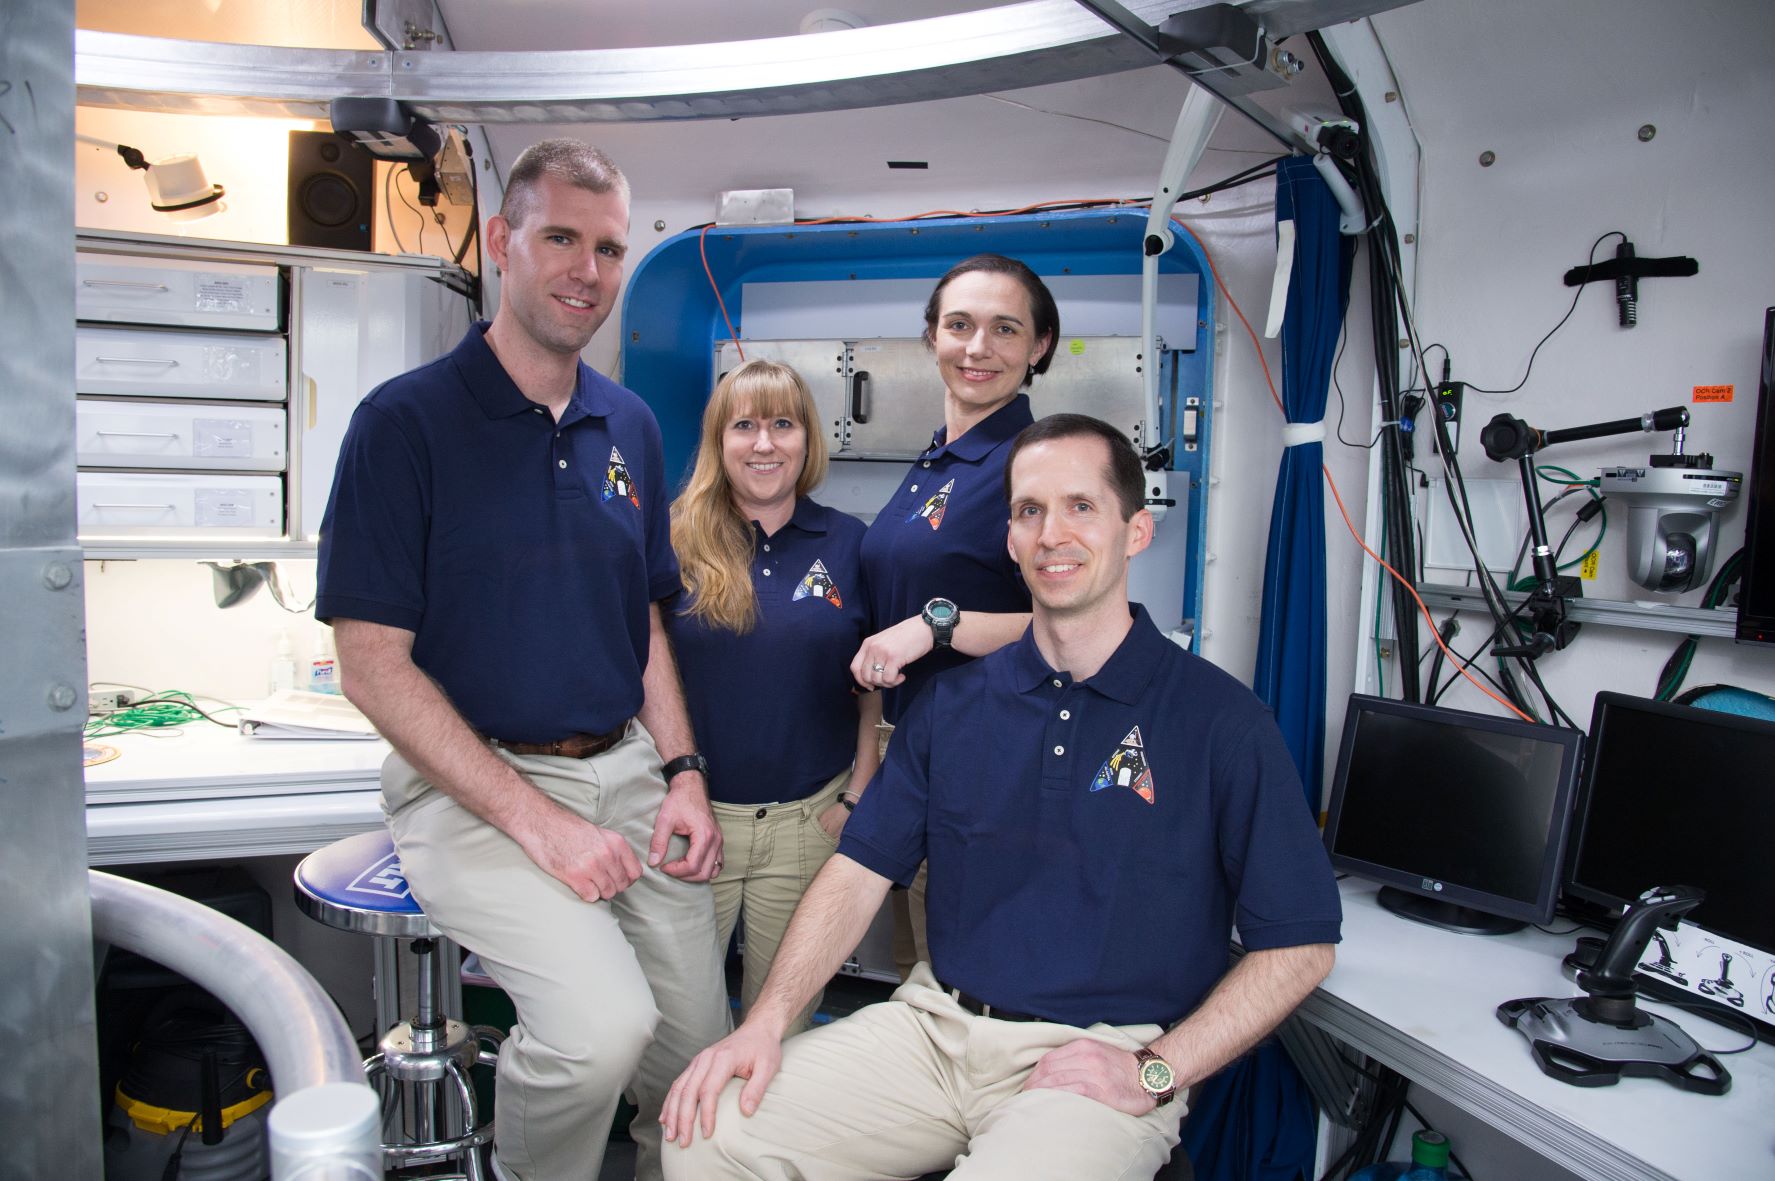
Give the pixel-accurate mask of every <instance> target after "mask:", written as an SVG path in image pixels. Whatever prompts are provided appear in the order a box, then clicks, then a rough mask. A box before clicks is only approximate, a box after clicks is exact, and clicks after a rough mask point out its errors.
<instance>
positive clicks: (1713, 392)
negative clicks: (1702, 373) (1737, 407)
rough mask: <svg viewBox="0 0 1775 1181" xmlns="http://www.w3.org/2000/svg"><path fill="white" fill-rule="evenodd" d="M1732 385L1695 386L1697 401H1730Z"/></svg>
mask: <svg viewBox="0 0 1775 1181" xmlns="http://www.w3.org/2000/svg"><path fill="white" fill-rule="evenodd" d="M1731 400H1732V387H1731V386H1729V385H1698V386H1696V387H1695V401H1697V402H1730V401H1731Z"/></svg>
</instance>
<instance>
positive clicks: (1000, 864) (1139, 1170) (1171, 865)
mask: <svg viewBox="0 0 1775 1181" xmlns="http://www.w3.org/2000/svg"><path fill="white" fill-rule="evenodd" d="M1006 484H1007V486H1008V492H1009V499H1010V504H1011V525H1010V538H1009V545H1010V551H1011V555H1012V557H1013V558H1014V559H1016V561H1017V563H1018V566H1019V568H1020V569H1021V570H1022V572H1023V577H1024V578H1025V580H1026V581H1027V582H1028V584H1029V587H1030V592H1031V595H1032V596H1033V598H1034V604H1035V617H1034V621H1033V623H1032V624H1031V626H1030V630H1029V631H1028V632H1027V633H1026V634H1025V635H1024V636H1023V638H1022V639H1021V640H1019V641H1018V642H1016V643H1015V644H1011V645H1009V646H1007V647H1005V648H1003V649H1001V650H999V651H998V652H996V653H994V654H993V655H991V656H988V657H986V658H984V659H981V660H977V661H974V662H973V663H971V664H969V665H967V666H965V667H963V668H959V669H956V670H954V671H952V672H949V673H946V674H944V675H942V676H940V677H938V678H937V679H936V680H934V681H933V682H932V683H931V684H930V686H929V687H928V688H927V689H926V690H925V692H924V693H923V694H922V695H921V696H920V697H919V699H918V700H917V701H916V702H915V703H914V704H913V707H912V709H911V710H910V711H909V712H908V714H907V715H906V717H905V719H904V720H903V721H902V724H901V726H900V728H899V729H898V730H897V731H896V733H895V735H894V741H893V743H892V744H891V745H890V746H889V748H888V753H887V760H886V762H885V764H884V765H883V767H882V770H881V772H880V774H879V775H878V777H877V778H876V780H875V783H874V785H873V786H872V787H871V788H870V789H869V791H868V792H867V793H866V794H865V795H864V796H863V802H862V803H861V804H859V805H858V806H857V809H856V812H855V814H854V815H853V816H852V817H851V819H850V821H849V823H847V824H846V825H845V831H844V837H843V840H842V842H841V843H840V845H839V851H838V854H837V855H835V856H834V857H833V858H832V859H831V861H829V862H828V863H827V865H826V867H825V868H824V869H823V870H821V872H820V874H819V876H818V877H817V878H815V880H814V882H813V884H812V885H811V886H810V887H809V889H808V891H807V894H806V896H805V897H804V898H803V899H802V901H801V905H800V906H799V907H798V908H797V910H796V912H795V917H794V920H793V921H792V922H791V924H790V927H789V931H788V935H787V937H786V938H785V939H784V941H783V945H782V948H781V949H780V951H779V953H778V957H777V960H776V962H775V964H774V965H773V967H772V969H771V972H770V977H769V979H768V980H767V981H766V983H765V986H764V990H763V992H762V993H761V995H760V996H759V998H758V1000H757V1002H756V1003H755V1004H754V1005H753V1007H752V1010H751V1013H750V1015H749V1016H748V1017H747V1019H746V1021H745V1023H744V1024H743V1025H741V1027H740V1028H739V1029H738V1030H736V1031H735V1032H734V1033H733V1034H732V1035H731V1036H729V1037H727V1038H726V1039H724V1040H722V1041H720V1042H717V1043H716V1044H715V1045H713V1046H711V1047H709V1048H708V1049H706V1050H704V1051H703V1052H702V1053H700V1054H699V1055H697V1057H696V1058H695V1059H694V1060H693V1061H692V1062H691V1064H690V1066H689V1068H688V1069H686V1070H685V1072H684V1074H682V1075H681V1076H680V1077H679V1078H678V1081H677V1082H676V1083H674V1084H673V1086H672V1090H671V1093H670V1095H669V1096H668V1097H667V1100H666V1103H665V1107H664V1110H663V1112H662V1115H661V1120H660V1122H661V1123H662V1124H663V1125H664V1130H665V1137H666V1139H668V1140H675V1141H677V1143H678V1144H679V1145H680V1146H681V1147H680V1148H678V1149H674V1148H672V1147H671V1146H670V1145H668V1146H667V1147H666V1148H665V1164H666V1176H667V1177H668V1178H679V1179H683V1181H708V1179H711V1178H763V1177H770V1178H791V1177H793V1178H808V1179H810V1181H811V1179H818V1178H833V1179H838V1178H844V1179H847V1181H849V1179H855V1178H864V1177H915V1176H917V1175H919V1174H920V1173H924V1172H927V1171H930V1170H934V1169H941V1168H947V1167H950V1166H952V1165H953V1166H954V1167H955V1171H954V1173H953V1174H952V1176H953V1177H955V1178H957V1179H958V1181H959V1179H961V1178H971V1179H979V1178H1004V1179H1005V1181H1029V1179H1032V1178H1049V1177H1051V1178H1066V1179H1068V1181H1075V1179H1078V1178H1108V1177H1116V1178H1125V1177H1150V1176H1151V1175H1152V1174H1153V1173H1155V1172H1156V1171H1157V1170H1158V1169H1159V1167H1160V1166H1161V1165H1163V1164H1164V1163H1165V1161H1166V1160H1167V1159H1168V1158H1169V1156H1170V1154H1171V1150H1172V1148H1173V1147H1174V1146H1175V1144H1176V1143H1177V1138H1178V1125H1179V1124H1180V1122H1181V1120H1182V1118H1183V1115H1184V1112H1185V1109H1186V1104H1185V1103H1184V1102H1183V1098H1184V1096H1185V1094H1186V1093H1187V1089H1188V1088H1189V1087H1191V1086H1193V1085H1194V1084H1195V1083H1197V1082H1198V1081H1200V1080H1202V1079H1204V1078H1206V1077H1207V1076H1209V1075H1210V1074H1213V1073H1214V1072H1215V1071H1217V1070H1219V1069H1220V1068H1221V1067H1222V1066H1224V1065H1226V1064H1227V1063H1228V1062H1231V1061H1232V1060H1233V1059H1234V1058H1236V1057H1238V1056H1239V1055H1240V1054H1242V1053H1244V1052H1245V1051H1246V1050H1247V1049H1249V1048H1250V1047H1251V1046H1252V1045H1253V1044H1255V1043H1256V1042H1257V1041H1258V1040H1259V1039H1260V1038H1262V1037H1263V1036H1264V1035H1265V1034H1267V1033H1268V1032H1269V1031H1270V1030H1271V1029H1273V1028H1274V1027H1275V1026H1276V1025H1277V1024H1278V1023H1280V1022H1281V1021H1282V1019H1283V1018H1285V1017H1286V1016H1287V1015H1288V1014H1289V1012H1290V1011H1291V1010H1293V1008H1294V1007H1295V1006H1296V1005H1297V1004H1299V1003H1300V1001H1301V1000H1302V999H1303V998H1304V997H1305V996H1306V995H1307V994H1308V993H1309V992H1311V991H1312V989H1313V988H1314V987H1315V986H1317V985H1318V983H1319V982H1320V981H1321V980H1322V979H1324V978H1325V975H1326V973H1328V972H1329V971H1330V969H1331V963H1332V949H1331V944H1332V943H1334V942H1336V941H1337V939H1338V927H1339V923H1340V909H1339V903H1338V895H1337V888H1336V885H1335V883H1334V881H1333V879H1332V875H1331V869H1330V865H1329V863H1328V862H1327V860H1326V856H1325V852H1324V849H1323V847H1322V845H1321V843H1320V840H1319V834H1318V831H1317V830H1316V828H1315V827H1314V825H1313V821H1312V817H1311V816H1310V815H1309V812H1308V808H1307V806H1306V802H1305V800H1304V798H1303V796H1302V793H1301V787H1300V780H1299V777H1298V775H1297V774H1296V772H1295V769H1294V765H1293V763H1292V761H1291V760H1290V758H1289V755H1288V751H1287V749H1286V747H1285V746H1284V745H1283V743H1282V738H1281V735H1280V734H1279V733H1278V732H1277V730H1276V727H1275V723H1274V722H1273V721H1272V719H1271V718H1270V715H1269V713H1268V711H1267V710H1266V709H1265V708H1264V707H1263V705H1262V704H1261V703H1260V702H1259V701H1258V700H1257V699H1256V698H1255V697H1253V696H1252V694H1251V693H1250V691H1249V690H1247V689H1246V688H1245V687H1244V686H1242V685H1240V684H1239V683H1238V682H1236V681H1234V680H1233V679H1232V678H1231V677H1229V676H1227V675H1226V674H1225V673H1222V672H1221V671H1220V670H1218V669H1216V668H1214V667H1213V666H1212V665H1210V664H1208V663H1207V662H1206V661H1203V660H1201V659H1200V658H1198V657H1196V656H1194V655H1192V654H1190V653H1187V652H1184V651H1183V650H1182V649H1180V648H1178V647H1177V646H1176V645H1175V644H1173V643H1172V642H1171V641H1169V640H1168V639H1166V638H1165V637H1164V636H1163V635H1162V634H1160V632H1159V631H1158V629H1157V628H1156V627H1154V625H1153V623H1152V620H1151V619H1150V618H1148V616H1147V614H1146V611H1145V609H1144V608H1141V607H1139V606H1131V605H1130V604H1129V602H1128V562H1129V559H1131V558H1132V557H1133V556H1134V555H1135V554H1137V553H1139V552H1140V551H1141V550H1143V549H1145V548H1146V546H1147V544H1148V543H1149V542H1150V541H1151V539H1152V530H1153V521H1152V516H1151V514H1150V513H1148V512H1147V511H1146V509H1145V508H1144V507H1142V503H1141V496H1142V492H1143V487H1144V484H1143V480H1142V471H1141V466H1140V460H1139V457H1138V456H1137V455H1136V454H1135V452H1134V449H1133V447H1132V446H1131V445H1130V444H1129V443H1128V441H1127V439H1126V438H1125V437H1124V436H1122V435H1121V434H1120V433H1119V432H1117V431H1116V430H1115V428H1113V427H1111V426H1109V425H1108V424H1106V423H1103V422H1100V421H1098V420H1096V419H1093V418H1087V417H1085V416H1083V415H1072V414H1064V415H1054V416H1052V417H1050V418H1045V419H1042V420H1041V421H1039V422H1037V423H1035V424H1034V425H1032V426H1030V427H1028V428H1027V429H1026V430H1024V432H1023V433H1022V434H1021V435H1020V436H1018V438H1017V440H1016V442H1015V443H1013V444H1012V450H1011V457H1010V462H1009V464H1008V466H1007V468H1006ZM927 858H928V860H929V863H930V871H929V873H930V888H929V896H928V897H929V906H930V910H929V914H930V928H929V930H930V947H931V960H932V963H930V964H920V965H918V967H917V968H916V969H915V970H914V971H913V973H912V976H911V978H910V979H909V980H908V981H907V983H906V984H904V985H903V986H901V988H900V989H899V990H898V991H897V992H895V993H894V996H893V999H891V1000H889V1001H887V1002H886V1003H884V1004H879V1005H873V1006H870V1007H869V1008H866V1009H864V1010H862V1011H860V1012H858V1013H856V1014H854V1015H852V1016H850V1017H848V1018H846V1019H844V1020H842V1021H838V1022H835V1023H833V1024H831V1025H829V1026H826V1027H824V1028H821V1029H816V1030H813V1031H811V1032H809V1033H806V1034H802V1035H801V1036H799V1037H796V1038H794V1039H792V1040H790V1041H789V1042H788V1043H787V1044H783V1043H781V1038H782V1034H783V1031H784V1029H785V1028H786V1027H787V1025H788V1023H789V1022H790V1021H791V1020H792V1019H793V1018H794V1016H795V1014H796V1013H798V1012H799V1011H800V1009H801V1006H802V1005H803V1004H805V1003H806V1001H807V999H808V998H809V997H811V996H812V995H813V994H814V992H815V991H816V990H817V989H818V988H820V987H821V986H822V985H824V984H825V982H826V981H827V980H828V979H829V978H830V977H831V975H832V973H833V972H834V971H835V970H837V968H838V966H839V964H841V963H842V962H843V960H844V957H845V956H846V955H847V954H848V953H849V952H850V951H851V950H852V949H853V948H855V947H856V945H857V943H858V942H859V940H861V938H862V936H863V934H864V932H865V931H866V930H867V928H868V926H869V922H870V920H871V919H872V918H873V917H874V915H875V913H876V911H877V909H878V908H879V907H880V905H881V901H882V899H883V897H884V896H885V895H886V894H887V891H888V889H889V887H890V886H891V885H893V884H894V883H896V882H897V883H900V884H902V885H903V884H905V883H907V882H909V881H910V880H911V879H912V877H913V874H914V873H915V872H916V871H917V869H918V865H919V862H920V861H922V860H925V859H927ZM1235 915H1236V918H1237V925H1238V930H1239V934H1240V937H1241V940H1242V942H1243V944H1244V947H1245V954H1244V956H1243V957H1242V958H1241V959H1240V960H1239V961H1238V963H1237V964H1235V965H1234V966H1233V967H1232V968H1231V970H1230V971H1229V970H1228V969H1227V962H1228V954H1227V943H1228V938H1229V935H1230V932H1231V928H1232V925H1233V921H1234V918H1235Z"/></svg>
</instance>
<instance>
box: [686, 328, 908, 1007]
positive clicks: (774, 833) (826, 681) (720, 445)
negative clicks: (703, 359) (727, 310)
mask: <svg viewBox="0 0 1775 1181" xmlns="http://www.w3.org/2000/svg"><path fill="white" fill-rule="evenodd" d="M817 423H818V419H817V417H816V414H815V410H814V403H813V398H812V396H811V395H810V394H809V393H808V389H807V384H806V382H804V381H803V380H802V379H801V375H800V374H798V373H796V372H795V370H793V369H791V368H790V367H788V366H787V365H779V364H776V363H775V362H772V361H761V360H755V361H748V362H746V363H745V364H743V365H740V366H739V367H738V368H736V369H734V370H732V371H731V372H730V373H728V374H727V375H726V376H725V377H723V378H722V379H721V382H720V384H718V385H717V386H716V387H715V393H714V395H713V396H712V397H711V398H710V399H709V405H708V407H707V409H706V410H704V412H703V432H702V441H701V443H700V444H699V446H698V448H697V456H696V465H695V467H694V468H693V469H692V471H691V474H690V479H689V481H688V482H687V484H686V485H685V488H684V491H683V493H682V494H681V495H680V496H679V497H678V499H677V501H676V502H675V503H674V504H673V505H672V545H673V548H674V549H676V550H677V552H678V561H679V564H680V566H681V567H682V569H683V577H684V586H685V590H684V594H683V595H682V596H681V597H680V598H679V599H678V600H676V601H675V602H673V603H671V604H669V605H668V606H669V610H668V611H667V612H666V619H667V628H668V630H669V631H670V633H671V637H672V642H673V646H674V648H675V650H676V652H677V657H678V669H679V672H680V674H681V676H682V677H683V680H684V693H685V697H686V699H687V700H688V703H689V706H690V718H691V724H692V725H693V726H694V727H695V732H696V736H697V739H698V741H699V743H700V744H701V746H702V750H703V753H704V755H705V756H706V757H707V758H708V760H709V796H710V799H711V800H712V801H713V802H714V808H715V818H716V820H717V822H718V823H719V824H720V826H721V833H722V837H723V840H724V844H723V853H722V856H723V860H724V862H725V864H724V865H723V867H722V869H721V871H720V873H718V874H717V875H716V876H715V878H714V879H713V884H714V889H715V917H716V924H717V928H718V930H719V938H720V940H721V945H722V946H723V947H725V946H726V944H727V940H728V937H729V936H730V935H731V934H732V933H733V929H734V924H735V922H736V920H737V919H738V918H739V916H741V915H742V914H743V915H744V917H745V933H746V934H745V957H744V978H743V982H742V985H741V989H740V1007H741V1011H742V1013H744V1012H745V1011H748V1010H749V1009H750V1008H751V1005H752V1001H753V1000H754V999H755V998H756V997H757V996H758V990H759V988H760V987H762V986H763V984H764V978H765V975H766V973H767V972H769V970H770V963H771V960H772V959H773V958H774V957H775V956H776V950H777V946H778V944H779V943H781V942H782V938H783V932H784V930H785V929H787V927H788V925H789V916H790V915H791V914H793V913H794V910H795V904H796V903H797V902H799V901H800V900H801V895H802V893H803V891H805V890H806V889H807V884H808V883H809V882H810V881H812V880H813V876H814V874H815V873H817V872H819V869H820V867H821V866H822V865H824V864H825V863H826V859H827V858H828V857H830V856H831V855H832V852H833V850H834V849H835V848H836V847H837V845H838V836H839V833H840V832H841V831H842V830H843V828H844V822H845V819H846V818H847V817H848V816H849V815H850V810H851V809H852V808H853V807H855V806H856V803H857V800H858V799H859V798H860V796H861V794H862V792H863V790H864V789H865V788H866V787H867V786H868V783H869V780H870V778H871V777H872V776H873V775H874V773H875V768H876V766H877V765H878V764H879V761H880V757H879V753H878V748H877V741H876V723H877V722H879V721H880V720H881V699H880V694H878V693H859V692H858V691H857V689H856V686H855V685H854V683H853V682H852V680H851V675H850V668H849V665H850V660H851V657H852V655H853V654H854V653H855V652H856V650H857V647H858V645H859V644H861V643H862V641H863V639H864V637H865V636H867V635H868V634H869V618H868V609H867V605H866V604H867V595H866V594H865V593H864V591H865V588H864V586H863V582H862V567H861V563H860V561H859V550H860V548H861V546H862V541H863V533H864V528H863V525H862V522H860V521H858V520H857V519H856V518H854V517H851V516H849V515H847V514H845V513H841V512H838V511H836V510H834V509H829V508H826V507H825V506H823V505H820V504H817V503H815V502H814V501H813V500H811V499H809V497H808V493H809V492H810V491H811V490H812V489H813V488H815V487H817V486H818V485H819V484H820V482H821V481H822V480H824V479H825V477H826V442H825V438H824V436H823V434H822V432H821V431H820V430H819V429H818V428H817ZM819 1000H820V998H819V997H815V998H814V1000H813V1001H812V1002H811V1003H810V1004H809V1006H808V1008H807V1009H806V1010H805V1011H804V1012H803V1013H802V1014H801V1016H800V1017H799V1019H798V1020H797V1021H796V1023H795V1024H794V1026H792V1027H791V1029H790V1033H792V1034H793V1033H797V1032H800V1031H801V1030H802V1029H805V1028H806V1027H807V1025H808V1022H809V1020H810V1018H811V1017H812V1014H813V1011H814V1009H815V1008H817V1007H818V1005H819Z"/></svg>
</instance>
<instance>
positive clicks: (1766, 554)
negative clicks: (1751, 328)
mask: <svg viewBox="0 0 1775 1181" xmlns="http://www.w3.org/2000/svg"><path fill="white" fill-rule="evenodd" d="M1753 438H1754V441H1753V443H1752V445H1751V452H1750V478H1749V479H1748V480H1746V481H1745V485H1744V488H1745V491H1746V492H1747V493H1748V495H1747V496H1746V497H1745V498H1744V499H1745V501H1746V505H1745V514H1744V565H1743V567H1742V571H1743V581H1742V582H1741V583H1740V584H1739V587H1738V629H1737V634H1738V638H1739V639H1740V640H1744V641H1753V642H1756V643H1762V644H1775V308H1769V309H1768V310H1767V311H1765V312H1764V313H1763V356H1762V364H1761V373H1760V374H1759V377H1758V381H1757V419H1756V434H1755V435H1754V436H1753Z"/></svg>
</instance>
